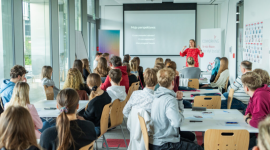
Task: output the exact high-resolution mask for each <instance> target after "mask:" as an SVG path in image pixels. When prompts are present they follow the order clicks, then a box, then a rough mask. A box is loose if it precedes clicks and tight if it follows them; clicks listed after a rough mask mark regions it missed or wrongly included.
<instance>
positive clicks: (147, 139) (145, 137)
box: [138, 114, 149, 150]
mask: <svg viewBox="0 0 270 150" xmlns="http://www.w3.org/2000/svg"><path fill="white" fill-rule="evenodd" d="M138 118H139V121H140V126H141V131H142V134H143V140H144V145H145V149H146V150H149V136H148V132H147V128H146V124H145V121H144V118H143V117H142V116H140V115H139V114H138Z"/></svg>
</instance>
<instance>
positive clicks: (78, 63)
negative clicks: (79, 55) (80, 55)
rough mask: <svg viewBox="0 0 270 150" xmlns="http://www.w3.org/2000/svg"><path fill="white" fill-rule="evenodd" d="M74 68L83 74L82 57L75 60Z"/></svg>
mask: <svg viewBox="0 0 270 150" xmlns="http://www.w3.org/2000/svg"><path fill="white" fill-rule="evenodd" d="M72 68H77V69H78V70H79V71H80V73H81V74H82V76H83V63H82V61H81V60H80V59H76V60H74V63H73V67H72Z"/></svg>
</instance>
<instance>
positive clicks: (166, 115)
mask: <svg viewBox="0 0 270 150" xmlns="http://www.w3.org/2000/svg"><path fill="white" fill-rule="evenodd" d="M154 96H155V99H154V100H153V104H152V110H151V119H152V121H153V125H154V134H153V136H150V143H151V144H153V145H157V146H161V145H163V144H165V143H169V142H170V143H178V142H180V134H179V127H180V124H181V122H182V121H183V120H184V115H183V111H184V105H183V101H178V100H177V99H176V93H175V92H174V91H173V90H169V89H167V88H164V87H159V88H158V89H157V91H155V93H154ZM179 110H180V111H181V112H180V111H179Z"/></svg>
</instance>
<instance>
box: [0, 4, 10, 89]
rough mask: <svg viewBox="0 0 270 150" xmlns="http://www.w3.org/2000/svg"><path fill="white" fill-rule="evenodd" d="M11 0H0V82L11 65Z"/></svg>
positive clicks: (6, 77)
mask: <svg viewBox="0 0 270 150" xmlns="http://www.w3.org/2000/svg"><path fill="white" fill-rule="evenodd" d="M11 18H12V13H11V0H0V70H1V71H0V84H1V83H2V80H3V79H9V78H10V76H9V73H10V69H11V68H12V67H13V48H12V20H11Z"/></svg>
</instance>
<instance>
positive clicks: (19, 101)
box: [5, 82, 43, 139]
mask: <svg viewBox="0 0 270 150" xmlns="http://www.w3.org/2000/svg"><path fill="white" fill-rule="evenodd" d="M29 91H30V87H29V85H28V84H27V83H26V82H18V83H16V85H15V87H14V89H13V94H12V97H11V100H10V102H8V103H7V104H6V105H5V109H8V108H9V107H11V106H22V107H24V108H26V109H27V110H28V111H29V113H30V114H31V116H32V119H33V122H34V125H35V126H34V127H35V134H36V138H37V139H39V138H40V135H41V133H40V131H39V129H41V128H42V126H43V125H42V121H41V119H40V117H39V115H38V113H37V110H36V108H35V106H34V105H33V104H30V100H29Z"/></svg>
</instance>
